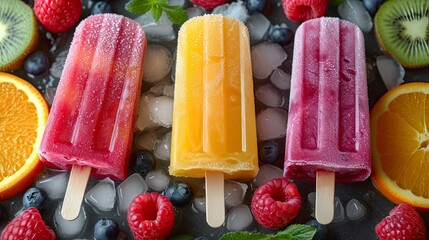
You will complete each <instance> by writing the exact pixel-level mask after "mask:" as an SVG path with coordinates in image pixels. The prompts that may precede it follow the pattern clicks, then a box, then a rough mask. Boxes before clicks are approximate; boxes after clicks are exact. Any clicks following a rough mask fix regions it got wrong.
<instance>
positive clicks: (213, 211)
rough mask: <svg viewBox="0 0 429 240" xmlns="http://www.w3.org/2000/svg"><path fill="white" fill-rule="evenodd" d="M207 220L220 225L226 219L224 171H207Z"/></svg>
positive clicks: (210, 223) (211, 223) (210, 224)
mask: <svg viewBox="0 0 429 240" xmlns="http://www.w3.org/2000/svg"><path fill="white" fill-rule="evenodd" d="M206 221H207V223H208V224H209V226H210V227H213V228H217V227H220V226H221V225H222V224H223V222H224V221H225V198H224V182H223V173H222V172H209V171H207V172H206Z"/></svg>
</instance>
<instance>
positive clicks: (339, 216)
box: [332, 197, 345, 223]
mask: <svg viewBox="0 0 429 240" xmlns="http://www.w3.org/2000/svg"><path fill="white" fill-rule="evenodd" d="M344 218H345V214H344V207H343V204H342V203H341V201H340V198H339V197H335V198H334V219H332V223H339V222H342V221H344Z"/></svg>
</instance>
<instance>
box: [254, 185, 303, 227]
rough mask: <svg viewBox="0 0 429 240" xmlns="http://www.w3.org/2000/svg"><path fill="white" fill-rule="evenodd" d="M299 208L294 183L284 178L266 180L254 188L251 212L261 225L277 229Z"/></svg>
mask: <svg viewBox="0 0 429 240" xmlns="http://www.w3.org/2000/svg"><path fill="white" fill-rule="evenodd" d="M300 209H301V195H300V194H299V192H298V188H297V186H296V184H295V183H292V182H290V181H288V180H287V179H286V178H276V179H272V180H270V181H267V182H266V183H265V184H264V185H262V186H260V187H259V188H258V189H256V191H255V194H254V195H253V198H252V213H253V216H254V217H255V219H256V221H258V222H259V223H260V224H261V225H262V226H264V227H266V228H271V229H278V228H282V227H284V226H286V225H287V224H289V223H290V222H291V221H292V220H293V219H294V218H295V217H296V216H297V215H298V212H299V210H300Z"/></svg>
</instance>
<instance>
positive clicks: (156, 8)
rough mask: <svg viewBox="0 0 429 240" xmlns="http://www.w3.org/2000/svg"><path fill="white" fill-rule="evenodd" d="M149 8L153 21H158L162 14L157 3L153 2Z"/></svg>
mask: <svg viewBox="0 0 429 240" xmlns="http://www.w3.org/2000/svg"><path fill="white" fill-rule="evenodd" d="M150 10H151V12H152V17H153V19H154V20H155V21H159V19H160V18H161V14H162V8H161V6H159V4H155V5H153V6H152V8H151V9H150Z"/></svg>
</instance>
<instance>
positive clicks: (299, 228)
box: [276, 224, 316, 240]
mask: <svg viewBox="0 0 429 240" xmlns="http://www.w3.org/2000/svg"><path fill="white" fill-rule="evenodd" d="M315 233H316V228H315V227H312V226H309V225H304V224H292V225H289V226H288V227H287V228H286V229H285V230H283V231H280V232H278V233H277V235H276V236H279V237H282V236H285V237H286V236H287V237H289V236H290V237H292V238H290V239H293V240H311V239H313V236H314V234H315Z"/></svg>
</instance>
